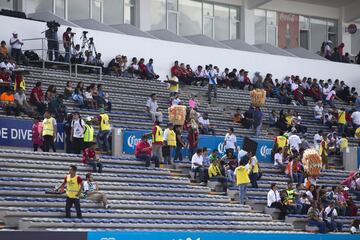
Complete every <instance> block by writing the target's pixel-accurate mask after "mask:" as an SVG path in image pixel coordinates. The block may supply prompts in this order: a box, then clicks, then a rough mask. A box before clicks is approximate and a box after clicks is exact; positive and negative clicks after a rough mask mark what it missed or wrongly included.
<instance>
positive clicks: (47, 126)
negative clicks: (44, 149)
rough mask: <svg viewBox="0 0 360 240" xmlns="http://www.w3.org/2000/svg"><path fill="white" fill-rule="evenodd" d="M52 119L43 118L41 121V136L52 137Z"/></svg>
mask: <svg viewBox="0 0 360 240" xmlns="http://www.w3.org/2000/svg"><path fill="white" fill-rule="evenodd" d="M53 121H54V118H53V117H50V118H45V119H44V120H43V132H42V135H43V136H54V125H53Z"/></svg>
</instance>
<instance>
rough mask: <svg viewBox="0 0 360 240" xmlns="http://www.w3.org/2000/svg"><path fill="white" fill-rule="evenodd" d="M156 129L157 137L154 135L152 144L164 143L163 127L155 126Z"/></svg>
mask: <svg viewBox="0 0 360 240" xmlns="http://www.w3.org/2000/svg"><path fill="white" fill-rule="evenodd" d="M155 127H156V132H155V135H154V134H152V142H153V143H154V142H162V141H163V131H162V129H161V127H159V126H155Z"/></svg>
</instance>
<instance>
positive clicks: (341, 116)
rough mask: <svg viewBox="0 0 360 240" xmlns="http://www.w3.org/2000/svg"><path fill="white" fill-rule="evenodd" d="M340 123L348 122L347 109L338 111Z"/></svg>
mask: <svg viewBox="0 0 360 240" xmlns="http://www.w3.org/2000/svg"><path fill="white" fill-rule="evenodd" d="M338 116H339V117H338V123H339V124H346V113H345V111H339V112H338Z"/></svg>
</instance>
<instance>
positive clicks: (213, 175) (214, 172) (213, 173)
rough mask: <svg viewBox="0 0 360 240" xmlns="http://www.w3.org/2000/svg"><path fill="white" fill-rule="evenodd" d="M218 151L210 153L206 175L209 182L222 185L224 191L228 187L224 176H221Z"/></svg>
mask: <svg viewBox="0 0 360 240" xmlns="http://www.w3.org/2000/svg"><path fill="white" fill-rule="evenodd" d="M218 153H219V152H218V150H217V149H214V150H213V151H212V153H211V154H210V156H209V160H210V162H211V163H210V166H209V168H208V175H209V180H210V181H218V182H220V183H222V184H223V186H224V189H225V191H226V189H227V185H228V183H227V182H228V180H227V178H226V177H225V176H223V174H222V172H221V168H220V159H219V158H218V156H217V155H218Z"/></svg>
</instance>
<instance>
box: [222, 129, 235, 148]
mask: <svg viewBox="0 0 360 240" xmlns="http://www.w3.org/2000/svg"><path fill="white" fill-rule="evenodd" d="M236 141H237V139H236V136H235V134H234V128H232V127H230V128H229V130H228V132H227V133H226V135H225V138H224V149H225V151H226V154H227V153H228V152H229V151H231V152H232V153H234V152H235V150H236V148H237V146H236Z"/></svg>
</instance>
